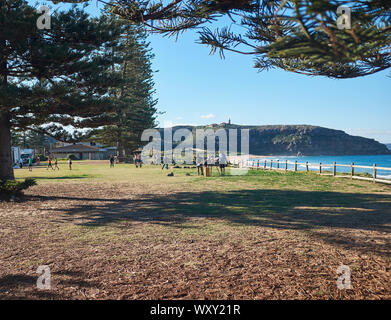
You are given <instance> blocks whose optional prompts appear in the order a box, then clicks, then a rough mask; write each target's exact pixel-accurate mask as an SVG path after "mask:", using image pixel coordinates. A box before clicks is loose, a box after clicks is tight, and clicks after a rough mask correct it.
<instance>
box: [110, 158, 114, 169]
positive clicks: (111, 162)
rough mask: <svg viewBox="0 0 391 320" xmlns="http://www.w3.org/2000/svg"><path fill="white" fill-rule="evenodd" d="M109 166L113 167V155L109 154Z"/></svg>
mask: <svg viewBox="0 0 391 320" xmlns="http://www.w3.org/2000/svg"><path fill="white" fill-rule="evenodd" d="M110 168H114V156H113V155H111V156H110Z"/></svg>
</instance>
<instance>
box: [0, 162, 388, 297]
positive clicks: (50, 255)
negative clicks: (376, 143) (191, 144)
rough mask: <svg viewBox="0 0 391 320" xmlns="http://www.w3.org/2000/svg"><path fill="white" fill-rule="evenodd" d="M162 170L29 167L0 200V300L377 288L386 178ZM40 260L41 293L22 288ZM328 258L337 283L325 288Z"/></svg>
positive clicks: (380, 291) (333, 293)
mask: <svg viewBox="0 0 391 320" xmlns="http://www.w3.org/2000/svg"><path fill="white" fill-rule="evenodd" d="M188 172H189V173H191V176H186V174H185V173H188ZM29 174H30V173H28V172H27V171H18V172H17V175H18V177H20V178H22V177H26V176H28V175H29ZM166 174H167V172H164V173H162V171H161V170H160V169H159V168H153V167H148V168H143V169H142V170H136V169H135V168H132V167H130V166H129V165H122V166H119V167H118V168H115V169H111V170H110V169H108V168H107V165H102V164H99V163H98V164H89V165H85V164H83V163H76V165H75V167H74V170H73V171H72V174H71V173H70V172H68V171H65V170H60V172H49V171H46V170H45V169H36V170H35V171H34V172H33V173H32V175H34V176H35V177H39V184H38V185H37V186H35V187H33V188H31V189H30V190H29V191H28V192H26V196H25V198H24V199H21V200H19V201H16V202H3V203H1V204H0V223H1V226H2V232H1V233H0V245H1V248H0V298H3V299H6V298H12V299H18V298H33V299H35V298H37V299H42V298H44V299H45V298H46V299H107V298H111V299H178V298H180V299H182V298H185V299H191V298H194V299H390V298H391V268H390V266H391V264H390V262H391V235H390V231H391V205H390V204H391V188H390V187H388V186H383V185H378V184H376V185H375V184H372V183H368V182H360V181H349V180H341V179H333V178H331V177H319V176H316V175H313V174H309V175H306V174H284V173H277V172H265V173H262V172H258V173H257V172H253V173H251V175H249V176H243V177H229V176H226V177H217V176H215V177H212V178H208V179H204V178H199V177H197V176H196V175H195V170H192V169H190V170H177V171H175V176H174V177H167V176H166ZM42 264H45V265H49V266H50V269H51V272H52V290H48V291H40V290H38V289H36V286H35V282H36V279H37V277H38V275H37V274H36V270H37V267H38V266H39V265H42ZM341 264H345V265H348V266H349V267H350V268H351V271H352V289H351V290H338V289H337V286H336V280H337V277H338V275H337V267H338V266H339V265H341Z"/></svg>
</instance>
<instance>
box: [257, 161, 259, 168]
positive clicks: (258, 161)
mask: <svg viewBox="0 0 391 320" xmlns="http://www.w3.org/2000/svg"><path fill="white" fill-rule="evenodd" d="M257 170H259V160H258V162H257Z"/></svg>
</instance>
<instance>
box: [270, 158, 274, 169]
mask: <svg viewBox="0 0 391 320" xmlns="http://www.w3.org/2000/svg"><path fill="white" fill-rule="evenodd" d="M272 169H273V160H270V170H272Z"/></svg>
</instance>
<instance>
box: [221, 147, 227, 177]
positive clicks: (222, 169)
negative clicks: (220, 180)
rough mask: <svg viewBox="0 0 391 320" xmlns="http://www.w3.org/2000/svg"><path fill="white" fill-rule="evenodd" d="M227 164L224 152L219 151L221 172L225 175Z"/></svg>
mask: <svg viewBox="0 0 391 320" xmlns="http://www.w3.org/2000/svg"><path fill="white" fill-rule="evenodd" d="M226 166H227V157H226V155H225V154H224V153H222V152H221V151H220V153H219V167H220V174H221V175H225V167H226Z"/></svg>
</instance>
